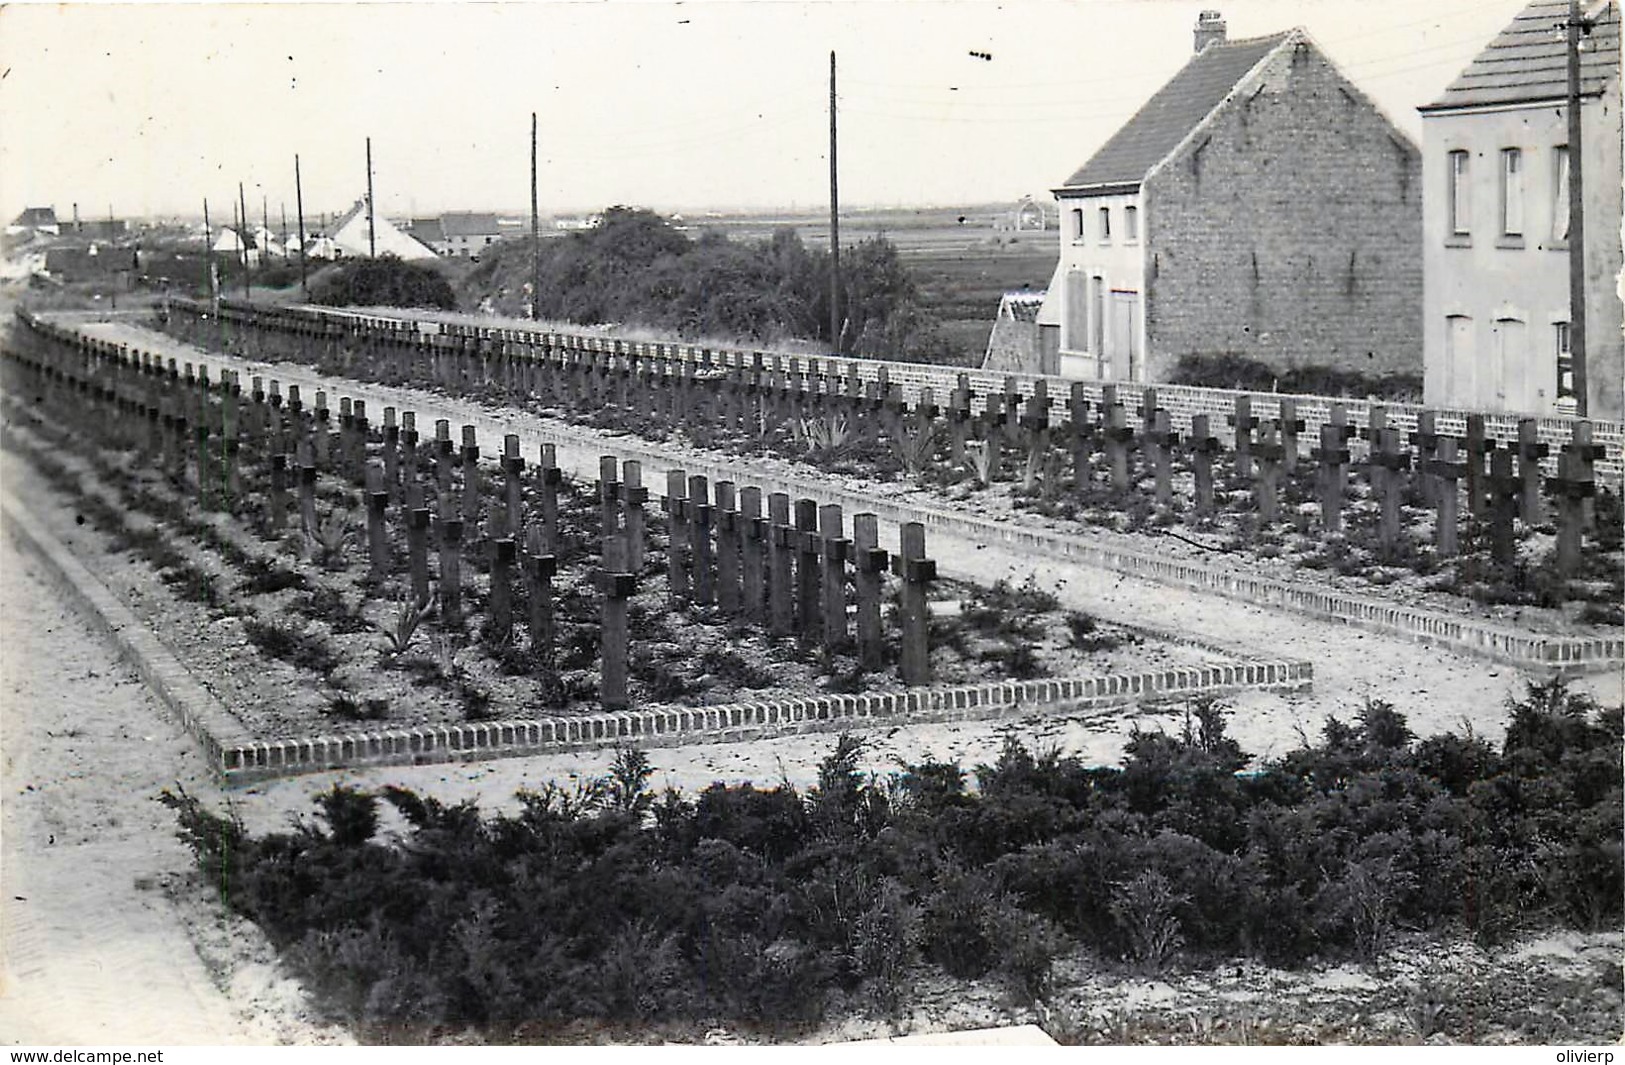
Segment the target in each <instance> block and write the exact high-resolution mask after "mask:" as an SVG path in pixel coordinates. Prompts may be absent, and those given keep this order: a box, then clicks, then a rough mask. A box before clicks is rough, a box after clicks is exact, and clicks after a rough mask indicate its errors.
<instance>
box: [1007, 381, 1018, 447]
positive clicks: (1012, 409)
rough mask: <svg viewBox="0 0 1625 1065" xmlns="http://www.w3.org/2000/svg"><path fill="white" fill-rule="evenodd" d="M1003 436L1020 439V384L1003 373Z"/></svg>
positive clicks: (1009, 439) (1012, 439) (1014, 439)
mask: <svg viewBox="0 0 1625 1065" xmlns="http://www.w3.org/2000/svg"><path fill="white" fill-rule="evenodd" d="M1003 399H1004V404H1003V409H1004V438H1005V439H1006V440H1008V441H1012V442H1014V441H1016V440H1019V439H1021V386H1020V385H1019V384H1017V383H1016V379H1015V378H1014V377H1011V376H1009V375H1008V374H1006V375H1005V378H1004V386H1003Z"/></svg>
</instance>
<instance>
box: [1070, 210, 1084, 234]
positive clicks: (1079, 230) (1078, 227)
mask: <svg viewBox="0 0 1625 1065" xmlns="http://www.w3.org/2000/svg"><path fill="white" fill-rule="evenodd" d="M1072 239H1073V240H1082V239H1083V208H1081V207H1074V208H1073V209H1072Z"/></svg>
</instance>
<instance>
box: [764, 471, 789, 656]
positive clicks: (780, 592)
mask: <svg viewBox="0 0 1625 1065" xmlns="http://www.w3.org/2000/svg"><path fill="white" fill-rule="evenodd" d="M767 514H768V521H769V525H768V528H767V568H768V573H767V606H768V611H767V616H768V631H769V632H770V633H772V634H773V635H774V636H788V635H789V634H790V633H791V632H793V631H795V585H794V584H793V583H792V581H793V577H792V576H791V572H792V561H793V557H794V553H795V546H796V545H795V529H794V528H793V527H792V526H791V525H790V497H789V496H788V495H786V494H785V493H783V492H774V493H773V494H771V495H769V496H768V497H767Z"/></svg>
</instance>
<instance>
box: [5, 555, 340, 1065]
mask: <svg viewBox="0 0 1625 1065" xmlns="http://www.w3.org/2000/svg"><path fill="white" fill-rule="evenodd" d="M0 602H3V603H4V617H5V621H4V629H3V632H4V639H3V641H0V726H3V731H4V735H5V748H4V756H3V762H0V767H3V768H0V788H3V791H4V806H3V818H4V820H3V824H4V832H3V844H0V845H3V851H0V854H3V862H0V947H3V964H0V1033H3V1041H5V1042H8V1043H14V1044H24V1045H30V1044H32V1045H38V1044H51V1043H61V1044H112V1043H182V1044H220V1043H273V1042H314V1041H320V1042H331V1041H332V1037H331V1036H329V1035H323V1033H321V1032H320V1031H319V1030H317V1029H315V1028H313V1027H311V1026H309V1025H308V1024H307V1023H306V1022H305V1021H304V1020H302V1019H301V1017H300V1016H299V1014H300V1012H301V1011H302V1009H303V1004H302V1003H301V1002H300V1001H299V998H298V994H297V992H296V990H295V989H294V988H293V986H292V985H291V983H290V982H288V981H286V980H283V979H280V978H279V977H278V976H277V975H276V973H275V971H274V970H273V968H272V967H271V966H270V965H268V964H267V962H268V959H269V947H268V945H265V944H264V943H263V940H262V939H261V937H259V936H258V933H257V932H256V931H255V930H254V929H253V928H252V927H251V926H247V925H246V924H245V923H243V922H240V921H234V920H231V919H229V918H227V916H226V915H225V914H224V913H223V912H222V911H220V910H219V908H218V907H217V906H215V905H213V904H212V903H211V902H210V900H209V899H208V898H207V895H206V893H205V892H204V891H203V889H202V888H201V887H199V886H198V885H197V884H196V883H195V881H194V880H193V878H192V877H191V875H190V869H191V856H190V855H189V854H188V853H187V851H186V850H185V848H184V847H183V846H182V845H181V843H180V842H179V841H178V840H177V839H176V838H175V829H174V825H175V822H174V818H173V816H172V815H171V814H170V812H169V811H168V810H166V809H164V808H163V807H162V806H160V805H159V804H158V803H157V802H155V801H153V800H154V797H155V796H156V795H157V794H158V793H159V792H160V791H161V790H162V789H163V788H164V787H166V786H172V785H173V784H174V783H175V782H177V781H179V782H180V783H182V784H183V785H184V786H185V787H186V788H187V789H188V790H189V791H192V792H194V793H195V794H200V795H203V796H205V797H209V796H212V795H213V794H214V790H213V787H212V785H211V784H210V783H209V780H208V778H207V776H206V775H205V773H204V769H203V763H202V759H201V757H200V756H199V755H198V753H197V751H196V749H195V747H194V744H193V743H192V741H191V739H190V738H189V737H187V736H186V734H185V733H184V732H182V731H181V729H180V728H179V727H177V726H175V725H173V724H171V723H170V722H169V721H167V720H166V719H165V718H164V717H163V715H162V712H161V710H160V708H159V706H158V703H157V702H156V700H155V699H154V698H153V697H152V696H151V695H150V694H149V693H148V692H147V691H146V689H145V688H143V687H142V685H141V684H140V682H139V681H138V680H137V679H136V677H135V675H134V674H133V673H132V672H131V671H130V670H129V669H128V668H127V667H125V666H124V665H123V664H122V663H121V662H119V661H118V659H117V658H116V657H115V655H114V653H113V651H112V650H111V648H110V647H108V646H107V645H106V644H105V643H104V642H102V641H101V640H100V639H98V638H97V637H96V636H95V635H93V633H92V632H91V630H90V629H89V628H88V627H87V626H86V625H85V623H84V622H83V621H81V620H80V618H79V617H78V616H77V615H75V614H73V613H72V612H71V611H70V610H68V609H67V608H66V607H65V606H63V605H62V602H61V600H60V597H59V596H58V594H57V592H56V590H55V589H54V588H53V587H52V586H51V585H50V584H48V583H47V582H46V580H44V579H43V578H42V576H41V574H40V572H39V563H38V562H37V561H36V560H35V559H34V558H32V557H30V556H26V555H24V554H23V553H22V552H20V551H19V550H18V549H17V547H16V545H15V544H14V543H13V541H12V540H11V538H10V537H9V536H7V535H4V534H3V533H0ZM211 938H225V939H233V940H239V941H241V943H242V946H243V954H242V955H241V956H240V957H238V958H236V959H223V960H222V963H221V964H220V965H219V966H209V965H205V963H204V961H203V960H202V957H201V956H200V954H199V949H200V948H203V947H204V946H205V943H206V941H207V940H209V939H211ZM256 945H257V948H258V949H255V946H256Z"/></svg>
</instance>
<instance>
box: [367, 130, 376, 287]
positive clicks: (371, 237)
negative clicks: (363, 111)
mask: <svg viewBox="0 0 1625 1065" xmlns="http://www.w3.org/2000/svg"><path fill="white" fill-rule="evenodd" d="M367 255H368V256H369V257H370V258H373V259H376V258H378V233H377V230H376V229H375V228H374V215H373V213H372V138H371V137H368V138H367Z"/></svg>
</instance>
